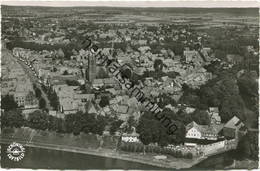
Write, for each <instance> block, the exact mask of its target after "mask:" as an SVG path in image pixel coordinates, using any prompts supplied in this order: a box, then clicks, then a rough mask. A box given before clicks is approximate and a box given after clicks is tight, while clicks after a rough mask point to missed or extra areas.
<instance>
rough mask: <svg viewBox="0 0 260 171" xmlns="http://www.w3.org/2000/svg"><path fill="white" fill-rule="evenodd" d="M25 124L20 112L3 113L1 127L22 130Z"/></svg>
mask: <svg viewBox="0 0 260 171" xmlns="http://www.w3.org/2000/svg"><path fill="white" fill-rule="evenodd" d="M23 124H24V118H23V116H22V113H21V111H20V110H9V111H5V112H3V113H2V116H1V125H2V126H3V127H15V128H20V127H21V126H23Z"/></svg>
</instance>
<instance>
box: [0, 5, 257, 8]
mask: <svg viewBox="0 0 260 171" xmlns="http://www.w3.org/2000/svg"><path fill="white" fill-rule="evenodd" d="M1 6H8V7H50V8H86V7H98V8H186V9H188V8H191V9H200V8H205V9H207V8H208V9H239V8H244V9H252V8H255V9H257V8H259V7H252V6H249V7H174V6H172V7H167V6H165V7H164V6H161V7H150V6H147V7H138V6H98V5H89V6H47V5H39V6H36V5H5V4H1Z"/></svg>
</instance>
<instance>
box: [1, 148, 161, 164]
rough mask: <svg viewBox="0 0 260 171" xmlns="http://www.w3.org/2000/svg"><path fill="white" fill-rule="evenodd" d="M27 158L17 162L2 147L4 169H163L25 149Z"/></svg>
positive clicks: (102, 158) (67, 153)
mask: <svg viewBox="0 0 260 171" xmlns="http://www.w3.org/2000/svg"><path fill="white" fill-rule="evenodd" d="M25 148H26V149H25V157H24V158H23V159H22V160H21V161H19V162H15V161H12V160H10V159H9V158H8V157H7V154H6V149H7V145H3V144H2V145H1V154H2V155H1V166H2V167H3V168H32V169H162V168H159V167H155V166H150V165H145V164H141V163H136V162H130V161H125V160H118V159H112V158H106V157H99V156H93V155H87V154H80V153H73V152H64V151H59V150H48V149H42V148H34V147H25Z"/></svg>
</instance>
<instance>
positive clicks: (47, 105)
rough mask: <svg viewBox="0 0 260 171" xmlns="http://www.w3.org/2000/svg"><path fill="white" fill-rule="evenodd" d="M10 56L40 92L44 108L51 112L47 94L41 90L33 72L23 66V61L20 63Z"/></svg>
mask: <svg viewBox="0 0 260 171" xmlns="http://www.w3.org/2000/svg"><path fill="white" fill-rule="evenodd" d="M10 53H11V54H12V52H10ZM10 56H12V59H13V60H15V61H16V62H18V63H19V64H20V65H21V66H22V68H23V70H24V71H25V73H26V74H27V76H28V77H29V79H30V80H31V82H32V83H34V84H35V85H36V86H37V88H39V89H40V90H41V94H42V97H43V98H44V100H45V101H46V108H47V109H49V110H52V107H51V105H50V101H49V99H48V96H47V94H46V93H45V92H44V91H43V89H42V86H41V84H40V83H39V79H38V78H37V77H36V76H35V75H34V73H33V71H32V70H31V68H30V67H29V66H27V65H26V64H25V62H23V61H20V60H18V59H17V58H16V57H14V56H13V55H10Z"/></svg>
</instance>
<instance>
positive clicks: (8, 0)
mask: <svg viewBox="0 0 260 171" xmlns="http://www.w3.org/2000/svg"><path fill="white" fill-rule="evenodd" d="M1 6H17V7H20V6H28V7H114V8H259V7H260V3H259V2H257V1H250V0H249V1H234V0H232V1H223V0H222V1H202V0H200V1H153V0H149V1H126V0H119V1H113V0H111V1H108V0H101V1H95V0H84V1H60V0H57V1H12V0H2V2H1Z"/></svg>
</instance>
